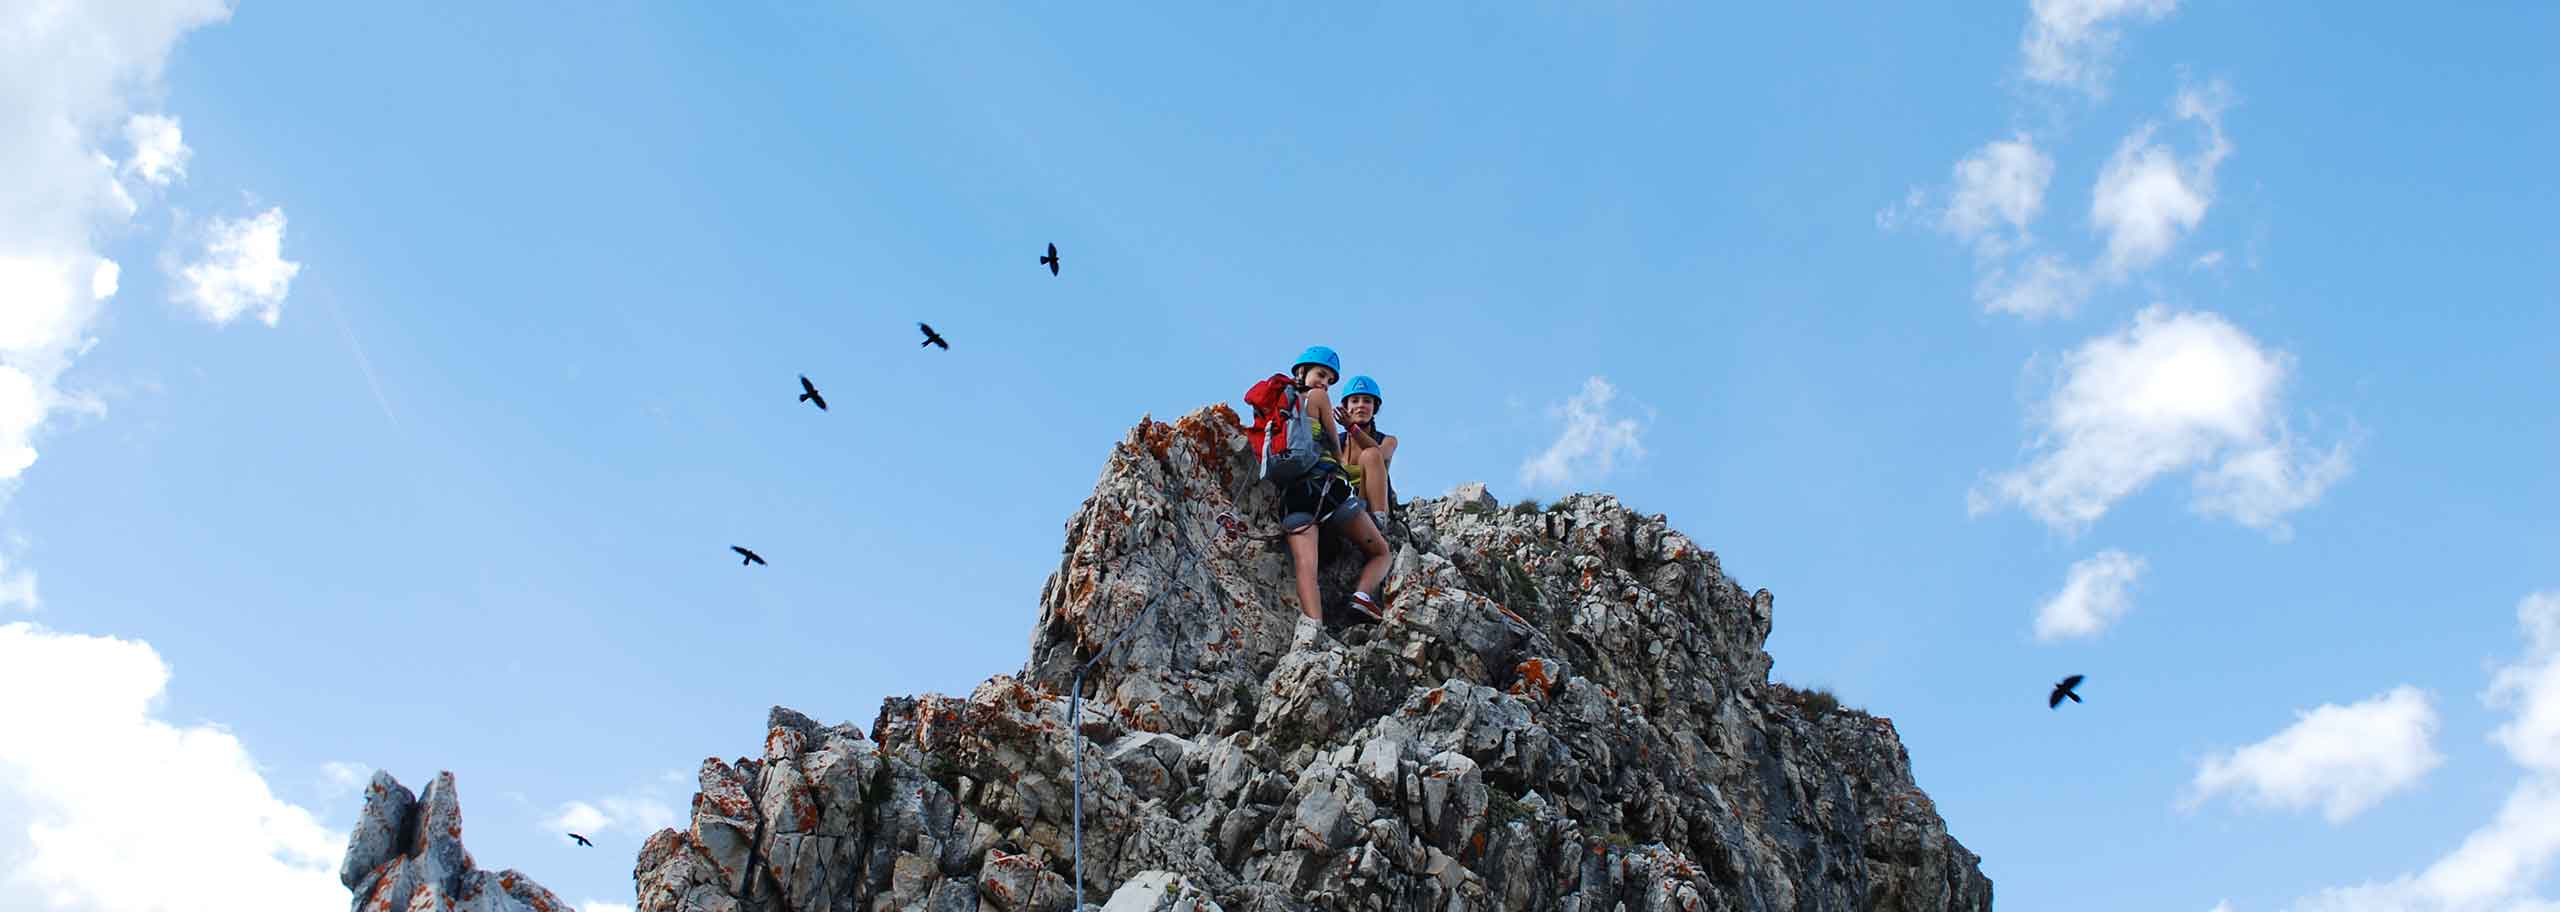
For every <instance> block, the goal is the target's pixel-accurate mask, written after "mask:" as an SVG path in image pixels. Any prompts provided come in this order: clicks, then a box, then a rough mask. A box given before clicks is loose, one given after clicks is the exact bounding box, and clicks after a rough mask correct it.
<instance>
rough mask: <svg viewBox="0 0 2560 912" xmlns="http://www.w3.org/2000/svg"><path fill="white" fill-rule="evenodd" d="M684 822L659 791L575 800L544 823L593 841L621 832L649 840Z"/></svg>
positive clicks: (551, 827) (549, 826) (564, 805)
mask: <svg viewBox="0 0 2560 912" xmlns="http://www.w3.org/2000/svg"><path fill="white" fill-rule="evenodd" d="M682 820H683V818H682V817H680V816H678V815H677V814H676V809H675V808H674V807H673V806H671V805H669V804H668V803H667V802H666V801H665V800H664V799H663V798H661V797H659V796H658V794H657V793H656V790H655V789H643V790H639V791H634V792H631V793H626V794H622V795H616V796H613V797H610V798H599V799H596V800H595V801H592V802H589V801H571V802H569V803H567V804H563V805H561V806H560V809H559V810H558V811H556V812H554V813H553V814H552V815H551V816H550V818H548V819H546V820H544V821H543V826H544V827H546V828H548V829H551V830H554V831H558V832H566V833H576V834H578V835H581V836H585V837H588V838H590V839H593V838H596V837H599V836H603V835H605V834H608V833H613V832H617V831H619V832H624V833H629V834H631V835H632V836H634V837H640V838H646V837H647V836H649V834H652V833H655V832H657V831H659V830H663V829H667V828H669V827H673V826H676V825H677V824H678V823H680V822H682Z"/></svg>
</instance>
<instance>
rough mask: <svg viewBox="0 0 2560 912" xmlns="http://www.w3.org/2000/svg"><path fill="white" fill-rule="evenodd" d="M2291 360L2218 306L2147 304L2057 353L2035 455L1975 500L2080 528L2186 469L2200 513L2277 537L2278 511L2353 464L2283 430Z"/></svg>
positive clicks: (2296, 504) (2315, 492) (2303, 503)
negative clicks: (2056, 374)
mask: <svg viewBox="0 0 2560 912" xmlns="http://www.w3.org/2000/svg"><path fill="white" fill-rule="evenodd" d="M2291 367H2292V356H2290V355H2287V354H2285V353H2284V352H2281V351H2271V350H2268V349H2266V348H2263V347H2261V346H2259V345H2258V343H2257V341H2256V340H2254V339H2251V338H2250V337H2249V335H2248V334H2247V333H2244V332H2241V331H2240V329H2239V328H2238V327H2236V326H2233V325H2231V323H2230V321H2228V320H2225V319H2223V318H2222V317H2221V316H2219V315H2217V314H2212V313H2206V312H2187V313H2175V312H2171V311H2169V310H2167V309H2165V308H2162V307H2158V306H2154V307H2150V308H2147V309H2145V310H2143V311H2142V313H2141V314H2139V315H2137V316H2136V317H2135V319H2134V323H2133V325H2131V326H2129V327H2127V328H2125V329H2124V330H2123V331H2121V332H2117V333H2114V334H2110V335H2105V336H2100V337H2097V338H2095V339H2091V340H2089V341H2088V342H2086V343H2083V344H2082V345H2081V346H2080V347H2079V348H2078V349H2075V350H2073V351H2072V352H2070V353H2069V354H2067V355H2065V356H2064V358H2063V364H2062V369H2061V376H2060V379H2059V381H2058V382H2057V384H2056V386H2055V388H2054V391H2053V393H2052V395H2051V397H2050V398H2048V399H2047V400H2046V401H2045V402H2044V403H2042V404H2041V405H2040V406H2039V408H2038V413H2037V414H2036V415H2035V417H2034V419H2033V420H2034V422H2035V424H2036V425H2037V429H2036V439H2035V441H2034V448H2035V449H2036V450H2038V451H2039V452H2038V454H2037V455H2036V457H2035V458H2034V460H2033V461H2031V462H2029V463H2028V464H2027V465H2025V466H2023V467H2020V468H2018V469H2015V470H2012V471H2008V472H2004V473H2001V474H1999V475H1997V476H1994V477H1992V478H1991V479H1989V483H1988V486H1987V489H1985V488H1976V489H1975V490H1974V491H1973V492H1972V493H1971V494H1970V495H1969V497H1968V501H1969V504H1970V509H1971V510H1972V512H1974V513H1976V514H1980V513H1982V512H1985V511H1988V510H1989V509H1991V508H1992V506H1993V505H1994V504H1995V503H1998V502H2007V503H2012V504H2016V505H2018V506H2020V507H2022V508H2024V509H2026V510H2027V512H2028V513H2030V514H2032V515H2034V516H2035V517H2036V518H2037V519H2039V520H2042V521H2043V522H2045V523H2046V524H2047V525H2049V526H2051V527H2053V528H2055V529H2057V530H2060V531H2064V532H2067V533H2072V534H2077V532H2078V531H2079V530H2081V529H2083V528H2085V527H2087V526H2088V524H2090V523H2092V522H2095V521H2097V520H2098V518H2099V517H2101V516H2104V515H2105V514H2106V512H2107V510H2108V509H2109V508H2111V507H2112V506H2113V505H2114V504H2115V503H2116V501H2118V500H2121V499H2123V498H2124V497H2126V496H2127V495H2130V494H2132V493H2133V492H2134V491H2136V490H2139V489H2140V488H2142V487H2143V486H2144V485H2146V484H2148V483H2150V482H2151V480H2152V479H2154V478H2157V477H2159V476H2161V475H2163V474H2167V473H2171V472H2177V471H2183V470H2190V469H2193V470H2198V471H2199V472H2200V475H2199V477H2198V478H2197V479H2196V501H2195V503H2194V508H2195V509H2196V510H2197V511H2198V512H2201V513H2205V514H2208V515H2211V514H2220V515H2226V516H2229V517H2230V518H2232V519H2234V520H2237V521H2239V522H2241V523H2243V524H2245V525H2248V526H2250V527H2252V528H2256V529H2260V530H2263V531H2267V532H2269V533H2270V534H2272V535H2275V536H2277V537H2278V538H2282V537H2283V536H2284V535H2285V534H2286V532H2287V530H2286V528H2285V526H2284V525H2283V517H2284V515H2286V514H2288V513H2291V512H2293V511H2296V510H2300V509H2302V508H2305V507H2308V506H2310V505H2311V504H2312V503H2313V502H2315V501H2316V500H2317V499H2318V498H2319V496H2320V495H2321V493H2322V492H2324V491H2325V490H2326V489H2327V488H2328V487H2329V486H2330V485H2332V484H2334V483H2336V482H2337V481H2338V479H2340V478H2342V477H2344V475H2345V474H2346V471H2347V465H2346V461H2345V460H2346V452H2345V449H2344V445H2343V444H2341V445H2340V447H2339V448H2337V449H2334V450H2332V451H2330V452H2329V453H2327V454H2325V455H2319V456H2313V455H2311V454H2310V453H2308V452H2307V448H2306V447H2304V446H2303V445H2302V444H2301V443H2300V442H2299V441H2297V440H2295V439H2294V438H2293V436H2292V434H2291V433H2290V432H2289V431H2288V430H2287V429H2286V426H2285V422H2284V420H2283V414H2282V413H2283V391H2284V383H2285V379H2286V375H2287V374H2288V373H2289V372H2290V371H2291Z"/></svg>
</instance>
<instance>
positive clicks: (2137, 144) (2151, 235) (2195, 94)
mask: <svg viewBox="0 0 2560 912" xmlns="http://www.w3.org/2000/svg"><path fill="white" fill-rule="evenodd" d="M2230 94H2231V93H2230V90H2229V89H2228V88H2227V87H2225V86H2224V85H2223V84H2222V83H2219V82H2216V83H2213V84H2211V85H2208V86H2205V87H2203V88H2194V87H2190V88H2188V89H2185V90H2183V91H2181V92H2179V93H2178V97H2177V100H2176V102H2175V104H2174V108H2175V110H2176V112H2177V115H2178V118H2179V119H2180V120H2193V121H2197V122H2198V123H2200V124H2202V125H2203V127H2204V130H2205V147H2204V149H2203V150H2202V151H2201V152H2198V153H2197V154H2196V155H2195V156H2194V157H2192V158H2189V159H2186V160H2183V161H2182V160H2180V159H2179V158H2178V156H2177V154H2176V153H2175V152H2172V151H2171V150H2170V149H2169V147H2168V146H2165V145H2160V144H2157V143H2154V142H2152V141H2151V140H2152V136H2153V134H2154V133H2156V132H2157V131H2158V129H2159V127H2158V125H2157V124H2144V125H2143V126H2141V127H2139V128H2137V129H2135V130H2134V131H2133V133H2132V135H2130V136H2127V137H2125V139H2124V142H2123V143H2122V144H2120V145H2118V146H2117V147H2116V151H2115V155H2114V156H2113V157H2111V158H2109V159H2108V160H2107V164H2106V167H2105V168H2104V169H2103V170H2101V171H2100V172H2099V173H2098V183H2097V186H2096V187H2095V188H2094V189H2092V190H2091V192H2090V203H2089V223H2090V225H2091V226H2092V227H2093V228H2095V229H2097V231H2098V232H2099V233H2101V234H2103V235H2105V236H2106V239H2107V254H2106V267H2107V271H2108V273H2109V274H2110V275H2112V276H2116V277H2122V276H2124V275H2126V274H2128V273H2130V272H2132V271H2133V270H2136V269H2140V268H2142V267H2145V266H2149V265H2151V264H2152V263H2154V262H2158V261H2159V259H2160V258H2161V257H2163V256H2166V255H2167V254H2168V253H2169V248H2170V247H2172V246H2175V245H2176V244H2177V242H2178V239H2179V238H2180V237H2182V236H2184V235H2185V234H2187V233H2189V232H2192V231H2194V230H2195V227H2196V225H2198V224H2200V223H2202V222H2203V221H2204V216H2205V211H2206V210H2207V209H2209V208H2211V207H2212V206H2213V178H2214V172H2215V171H2216V170H2217V169H2219V168H2220V167H2221V166H2222V160H2223V159H2224V158H2226V157H2229V156H2230V154H2231V142H2230V140H2228V139H2226V138H2224V136H2223V134H2222V112H2223V110H2224V109H2226V108H2228V107H2230Z"/></svg>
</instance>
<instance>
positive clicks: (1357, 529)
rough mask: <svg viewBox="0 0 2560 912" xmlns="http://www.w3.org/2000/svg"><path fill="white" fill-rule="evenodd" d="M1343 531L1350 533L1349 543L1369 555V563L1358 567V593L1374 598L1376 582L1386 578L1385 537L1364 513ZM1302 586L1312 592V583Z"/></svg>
mask: <svg viewBox="0 0 2560 912" xmlns="http://www.w3.org/2000/svg"><path fill="white" fill-rule="evenodd" d="M1344 531H1347V532H1350V533H1351V541H1352V542H1353V543H1354V544H1357V545H1359V546H1360V550H1361V551H1363V552H1366V553H1367V554H1368V555H1369V562H1368V563H1366V564H1362V565H1360V589H1359V591H1361V592H1366V593H1369V594H1370V595H1371V596H1373V597H1374V596H1376V595H1377V594H1378V581H1379V580H1382V579H1385V578H1386V577H1387V537H1386V536H1384V535H1380V534H1378V524H1377V523H1375V522H1372V521H1370V519H1369V514H1366V513H1361V514H1359V515H1357V516H1353V517H1352V518H1351V521H1350V522H1348V523H1345V524H1344ZM1304 585H1305V586H1307V587H1308V588H1307V589H1305V590H1304V591H1313V584H1312V583H1307V584H1304Z"/></svg>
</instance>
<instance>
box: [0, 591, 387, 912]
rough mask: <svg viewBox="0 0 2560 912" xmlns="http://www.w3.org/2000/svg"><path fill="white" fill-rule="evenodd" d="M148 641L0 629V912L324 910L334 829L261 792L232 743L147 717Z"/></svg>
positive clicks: (152, 671)
mask: <svg viewBox="0 0 2560 912" xmlns="http://www.w3.org/2000/svg"><path fill="white" fill-rule="evenodd" d="M168 682H169V668H168V666H167V665H165V664H163V663H162V662H161V660H160V656H159V654H158V653H156V652H154V651H153V650H152V649H151V647H150V646H149V645H146V644H143V643H139V642H134V641H130V640H119V639H113V638H108V637H92V636H80V635H74V634H62V633H54V632H50V631H47V630H44V629H42V628H39V627H36V626H34V625H32V624H27V623H24V622H20V623H14V624H7V625H0V693H7V694H32V693H41V694H44V695H45V697H44V698H43V699H32V700H30V699H7V700H0V821H8V822H9V823H7V824H6V825H5V826H0V872H7V873H5V874H0V908H9V909H55V910H66V912H167V910H175V909H188V910H205V912H224V910H235V909H236V910H244V912H245V910H253V909H255V910H265V909H279V908H282V909H324V908H337V907H340V906H343V905H344V904H345V903H346V902H347V891H346V888H345V887H343V886H340V885H339V883H338V878H337V864H338V857H339V855H340V853H341V852H343V851H344V850H345V847H346V835H345V834H344V833H339V832H332V831H330V830H329V829H328V828H326V827H323V826H321V825H320V823H319V821H318V820H317V819H315V818H314V817H313V816H312V815H311V813H310V812H309V811H306V810H304V809H303V808H301V807H297V806H295V805H293V804H290V803H287V802H285V801H283V800H281V799H279V798H277V797H276V796H275V794H274V793H273V792H272V791H271V790H269V788H268V787H267V783H266V781H265V780H264V779H263V778H261V777H260V775H259V773H258V767H257V764H256V763H255V762H254V761H253V760H252V759H251V758H250V756H249V752H248V750H247V749H246V748H245V747H243V746H242V745H241V743H240V740H239V739H238V738H235V737H233V736H232V735H231V734H230V733H229V732H226V731H223V730H222V729H221V728H219V727H217V726H213V725H196V726H191V727H179V726H176V725H172V724H170V723H168V722H166V721H163V720H161V719H158V718H155V717H154V716H153V713H152V706H153V704H154V703H155V702H156V701H157V700H158V699H159V697H160V695H161V693H162V691H163V689H164V688H165V687H166V686H167V684H168Z"/></svg>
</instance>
